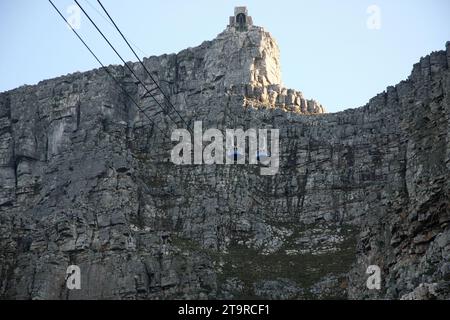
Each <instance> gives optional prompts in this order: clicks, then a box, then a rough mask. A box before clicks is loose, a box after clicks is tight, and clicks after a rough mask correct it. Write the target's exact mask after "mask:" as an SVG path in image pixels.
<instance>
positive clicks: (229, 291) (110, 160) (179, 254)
mask: <svg viewBox="0 0 450 320" xmlns="http://www.w3.org/2000/svg"><path fill="white" fill-rule="evenodd" d="M238 13H239V12H238ZM245 17H247V16H245ZM247 18H249V17H247ZM242 21H244V25H242V23H243V22H242ZM80 50H81V48H80ZM279 61H280V60H279V50H278V46H277V44H276V41H275V40H274V39H273V38H272V37H271V35H270V34H269V33H268V32H266V31H264V29H263V28H260V27H256V26H253V25H252V23H251V20H250V19H247V20H242V16H241V18H238V17H237V15H235V17H234V19H233V17H232V19H230V25H229V26H228V27H227V29H226V30H225V31H224V32H222V33H221V34H219V35H218V36H217V38H215V39H214V40H212V41H206V42H204V43H203V44H201V45H200V46H198V47H195V48H189V49H186V50H183V51H181V52H179V53H178V54H171V55H163V56H159V57H150V58H146V59H144V64H145V66H146V67H147V68H148V69H149V70H150V71H151V73H152V75H153V77H154V78H155V79H157V81H158V83H159V84H160V85H161V87H162V88H163V90H164V91H165V92H166V93H167V95H168V96H169V98H170V100H171V102H172V103H173V105H174V106H175V107H176V108H177V110H178V111H179V112H180V114H181V116H182V117H183V118H184V119H185V120H186V121H187V123H188V125H189V126H193V123H194V121H202V123H203V127H204V128H218V129H221V130H223V129H225V128H243V129H249V128H276V129H279V130H280V167H279V171H278V173H277V174H275V175H272V176H263V175H260V174H259V167H260V166H261V165H250V164H244V165H237V164H236V165H225V164H224V165H175V164H173V163H172V162H171V161H170V154H171V150H172V148H173V147H174V145H175V143H174V142H172V141H171V140H170V133H171V132H172V131H173V130H174V129H175V128H183V126H185V125H184V123H183V122H182V121H181V119H180V121H179V122H178V123H174V121H171V119H170V118H169V115H170V114H169V115H168V114H167V112H166V111H163V110H161V109H160V108H159V107H158V105H157V104H156V103H155V101H154V100H153V99H151V97H149V96H148V95H146V91H145V89H144V88H143V86H142V85H139V83H138V81H137V80H136V79H135V78H134V77H133V75H132V74H131V73H130V72H129V70H128V69H127V68H125V66H109V67H108V69H109V71H110V72H111V73H112V74H114V76H115V77H117V79H119V81H120V83H121V84H122V85H123V86H125V87H126V89H127V91H128V92H129V93H130V94H131V95H132V96H133V97H134V99H136V101H138V103H139V104H140V105H141V106H142V108H143V110H144V111H145V113H146V114H147V115H149V117H150V118H151V119H153V120H154V121H155V123H156V126H157V127H158V128H159V129H162V130H161V131H159V130H158V128H156V126H155V124H152V123H151V122H150V121H149V120H148V119H147V117H146V116H145V115H144V114H143V112H141V111H140V110H138V109H137V108H136V107H135V106H134V105H133V103H132V102H131V100H130V98H129V97H128V96H127V95H126V94H124V93H123V92H122V91H121V90H119V89H118V87H117V84H116V83H115V82H114V81H113V80H112V79H111V78H110V77H109V76H108V74H107V73H106V72H105V70H102V69H97V70H92V71H88V72H83V73H74V74H70V75H67V76H63V77H59V78H55V79H51V80H45V81H42V82H40V83H39V84H37V85H33V86H23V87H20V88H17V89H15V90H11V91H8V92H4V93H0V297H1V298H4V299H80V298H81V299H167V298H176V299H194V298H198V299H238V298H268V299H309V298H312V299H322V298H350V299H380V298H381V299H401V298H403V299H434V298H437V299H449V298H450V262H449V257H450V229H449V228H450V227H449V222H450V202H449V201H450V200H449V195H450V192H449V191H450V71H449V66H450V43H447V47H446V50H444V51H439V52H433V53H431V54H430V55H429V56H426V57H424V58H422V59H421V60H420V62H419V63H417V64H416V65H414V67H413V70H412V73H411V75H410V76H409V78H408V79H407V80H405V81H402V82H401V83H399V84H398V85H396V86H395V87H389V88H387V90H386V91H385V92H383V93H381V94H379V95H377V96H376V97H374V98H373V99H371V100H370V101H369V102H368V103H367V104H366V105H365V106H363V107H361V108H358V109H351V110H346V111H344V112H339V113H335V114H327V113H325V111H324V107H323V106H322V105H321V104H320V103H318V102H316V101H315V100H307V99H306V98H305V97H304V96H303V94H302V93H301V92H298V91H295V90H291V89H286V88H284V86H283V85H282V81H281V72H280V62H279ZM129 66H130V67H131V68H132V70H134V72H136V74H138V76H139V77H140V78H141V79H144V81H145V83H146V84H148V87H149V88H150V87H151V84H152V82H151V79H150V78H149V77H148V75H147V73H146V72H144V71H145V70H144V69H143V68H142V66H141V65H140V64H139V63H129ZM324 90H326V89H324ZM158 98H159V99H162V97H161V96H159V97H158ZM178 119H179V118H178ZM69 265H77V266H79V267H80V270H81V289H80V290H69V289H68V288H67V287H66V270H67V267H68V266H69ZM369 265H377V266H379V267H380V269H381V289H380V290H376V289H375V290H369V289H368V288H367V287H366V280H367V278H368V277H369V275H368V274H366V270H367V268H368V266H369Z"/></svg>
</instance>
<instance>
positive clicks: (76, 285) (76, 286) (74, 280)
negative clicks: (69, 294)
mask: <svg viewBox="0 0 450 320" xmlns="http://www.w3.org/2000/svg"><path fill="white" fill-rule="evenodd" d="M66 286H67V289H69V290H80V289H81V269H80V267H79V266H77V265H70V266H68V267H67V270H66Z"/></svg>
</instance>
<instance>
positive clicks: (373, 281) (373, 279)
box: [366, 265, 381, 290]
mask: <svg viewBox="0 0 450 320" xmlns="http://www.w3.org/2000/svg"><path fill="white" fill-rule="evenodd" d="M366 274H370V276H369V277H368V278H367V282H366V286H367V289H369V290H380V289H381V269H380V267H379V266H377V265H370V266H368V267H367V270H366Z"/></svg>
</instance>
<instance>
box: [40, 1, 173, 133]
mask: <svg viewBox="0 0 450 320" xmlns="http://www.w3.org/2000/svg"><path fill="white" fill-rule="evenodd" d="M48 1H49V2H50V4H51V5H52V6H53V8H54V9H55V10H56V12H58V14H59V15H60V16H61V18H62V19H63V20H64V21H65V22H66V24H67V25H68V26H69V27H70V29H71V30H72V31H73V32H74V33H75V35H76V36H77V38H78V39H79V40H80V41H81V42H82V43H83V45H84V46H85V47H86V49H88V50H89V52H90V53H91V55H92V56H93V57H94V58H95V60H97V62H98V63H99V64H100V65H101V66H102V68H103V70H105V72H106V73H107V74H108V75H109V76H110V77H111V78H112V79H113V80H114V82H115V83H116V84H117V85H118V86H119V87H120V88H121V89H122V91H123V92H124V93H125V94H126V95H127V96H128V98H130V100H131V101H132V102H133V104H134V105H135V106H136V107H137V108H138V109H139V110H140V111H141V112H142V113H143V114H144V116H145V117H146V118H147V119H148V120H149V121H150V123H152V124H153V126H154V127H155V128H156V129H158V131H160V132H161V133H162V134H163V135H165V136H166V137H167V138H169V139H170V137H169V136H168V135H167V133H166V132H164V131H163V130H162V129H160V128H159V127H158V126H157V125H156V123H155V121H153V120H152V119H151V118H150V117H149V116H148V115H147V114H146V113H145V111H144V110H143V109H142V108H141V107H140V106H139V104H138V103H137V102H136V100H135V99H134V98H133V97H132V96H131V95H130V94H129V93H128V91H127V90H126V89H125V88H124V87H123V85H122V84H121V83H120V81H119V80H117V78H116V77H115V76H114V75H113V74H112V73H111V72H110V71H109V69H108V68H107V67H106V66H105V65H104V64H103V63H102V62H101V61H100V59H99V58H98V57H97V55H96V54H95V53H94V52H93V51H92V49H91V48H90V47H89V46H88V44H87V43H86V42H85V41H84V40H83V38H82V37H81V36H80V35H79V34H78V32H77V31H76V30H75V29H74V28H73V27H72V25H71V24H70V23H69V22H68V21H67V19H66V18H65V17H64V15H63V14H62V13H61V11H59V9H58V8H57V7H56V6H55V5H54V4H53V2H52V1H51V0H48Z"/></svg>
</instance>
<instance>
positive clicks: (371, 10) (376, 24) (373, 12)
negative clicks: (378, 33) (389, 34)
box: [366, 4, 381, 30]
mask: <svg viewBox="0 0 450 320" xmlns="http://www.w3.org/2000/svg"><path fill="white" fill-rule="evenodd" d="M366 12H367V14H368V15H369V17H368V18H367V20H366V26H367V28H368V29H369V30H380V29H381V8H380V7H379V6H377V5H376V4H373V5H370V6H368V7H367V10H366Z"/></svg>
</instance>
